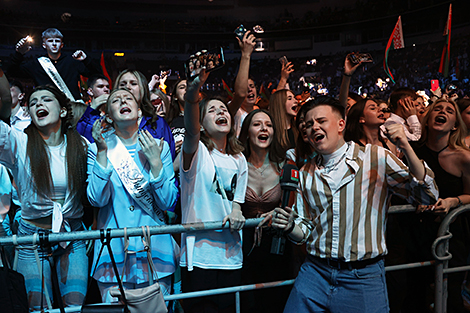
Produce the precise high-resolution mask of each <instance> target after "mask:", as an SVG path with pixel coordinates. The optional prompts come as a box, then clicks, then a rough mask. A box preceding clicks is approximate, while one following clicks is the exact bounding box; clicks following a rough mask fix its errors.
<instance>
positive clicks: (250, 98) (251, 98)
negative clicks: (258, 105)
mask: <svg viewBox="0 0 470 313" xmlns="http://www.w3.org/2000/svg"><path fill="white" fill-rule="evenodd" d="M246 98H247V99H248V100H254V99H255V95H254V94H252V93H250V94H248V96H246Z"/></svg>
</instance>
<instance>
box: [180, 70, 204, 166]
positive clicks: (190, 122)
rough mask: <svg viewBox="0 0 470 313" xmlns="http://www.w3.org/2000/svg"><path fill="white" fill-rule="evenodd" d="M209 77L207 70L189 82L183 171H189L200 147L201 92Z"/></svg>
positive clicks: (185, 115) (185, 107)
mask: <svg viewBox="0 0 470 313" xmlns="http://www.w3.org/2000/svg"><path fill="white" fill-rule="evenodd" d="M208 76H209V74H208V73H206V70H205V69H203V70H202V71H201V73H200V74H199V75H198V76H197V77H196V78H195V79H194V80H193V81H192V82H188V88H187V91H186V95H185V96H184V100H185V101H184V126H185V128H186V133H185V137H184V141H183V169H185V170H187V169H189V167H190V165H191V161H192V159H193V157H194V154H195V153H196V150H197V147H198V145H199V136H200V131H201V125H200V123H199V102H200V101H201V99H200V97H199V90H200V89H201V87H202V85H203V84H204V82H205V81H206V79H207V77H208Z"/></svg>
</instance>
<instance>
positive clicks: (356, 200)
mask: <svg viewBox="0 0 470 313" xmlns="http://www.w3.org/2000/svg"><path fill="white" fill-rule="evenodd" d="M305 122H306V126H307V136H308V139H309V143H310V144H311V145H312V147H313V148H314V149H315V151H316V153H317V154H316V156H315V157H314V158H313V159H312V160H311V161H310V162H308V163H307V164H306V165H305V166H304V167H303V168H302V169H301V171H300V191H299V192H298V194H297V197H296V202H295V204H294V206H293V209H292V210H291V209H290V208H285V209H281V208H276V209H275V211H274V213H273V224H272V225H273V226H274V227H275V228H278V229H282V230H285V234H287V235H288V237H289V238H290V239H291V240H292V241H294V242H297V243H298V244H303V243H307V251H308V257H307V259H306V261H305V263H304V264H303V265H302V268H301V270H300V272H299V275H298V277H297V279H296V281H295V284H294V287H293V289H292V292H291V295H290V297H289V300H288V301H287V304H286V307H285V309H284V312H296V313H297V312H341V313H344V312H348V313H349V312H358V313H359V312H360V313H365V312H388V298H387V290H386V284H385V270H384V262H383V256H384V255H385V254H386V253H387V248H386V245H385V223H386V217H387V210H388V208H389V200H390V197H391V195H392V194H397V195H399V196H402V197H403V198H405V199H407V200H408V201H409V202H410V203H427V204H432V203H434V202H435V201H436V199H437V198H438V190H437V186H436V185H435V183H434V179H433V177H434V174H433V172H432V171H431V170H430V169H429V168H428V167H427V166H426V165H425V164H424V162H422V161H421V160H419V159H418V157H417V156H416V154H415V153H414V152H413V150H412V148H411V147H410V145H409V143H408V140H407V138H406V136H405V133H404V131H403V126H402V125H400V124H393V125H389V127H387V135H388V137H389V138H390V139H391V140H392V141H393V142H394V143H395V144H396V145H397V147H399V148H400V149H401V150H402V151H403V153H404V155H405V157H406V158H407V161H408V164H409V167H406V166H405V165H404V164H403V163H402V162H401V161H400V160H399V159H398V158H397V157H396V156H395V155H393V154H392V153H391V152H390V151H388V150H386V149H383V148H382V147H378V146H373V145H366V146H365V147H360V146H359V145H357V144H355V143H353V142H345V141H344V139H343V131H344V127H345V120H344V108H343V107H342V106H341V105H340V104H339V102H338V101H337V100H334V99H332V98H329V97H321V98H317V99H316V100H314V104H313V107H312V109H310V110H309V111H308V112H307V113H306V115H305Z"/></svg>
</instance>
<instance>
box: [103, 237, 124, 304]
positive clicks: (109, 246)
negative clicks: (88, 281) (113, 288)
mask: <svg viewBox="0 0 470 313" xmlns="http://www.w3.org/2000/svg"><path fill="white" fill-rule="evenodd" d="M103 237H106V238H103ZM100 240H101V244H103V245H104V244H105V245H106V247H107V248H108V252H109V258H110V259H111V263H112V264H113V270H114V275H115V276H116V280H117V283H118V286H119V291H120V292H121V297H122V301H124V303H125V304H126V306H127V299H126V295H125V293H124V287H123V286H122V280H121V279H120V278H119V271H118V269H117V266H116V261H115V260H114V255H113V251H112V250H111V229H110V228H107V229H106V236H102V237H101V239H100ZM123 272H124V269H123Z"/></svg>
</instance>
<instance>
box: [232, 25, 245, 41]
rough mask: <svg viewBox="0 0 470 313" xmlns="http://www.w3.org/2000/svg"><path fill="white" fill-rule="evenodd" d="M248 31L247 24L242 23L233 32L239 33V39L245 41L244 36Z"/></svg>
mask: <svg viewBox="0 0 470 313" xmlns="http://www.w3.org/2000/svg"><path fill="white" fill-rule="evenodd" d="M247 31H248V29H246V28H245V26H243V25H240V26H238V27H237V28H236V29H235V30H234V31H233V32H234V33H235V35H237V37H238V39H240V40H241V41H243V36H244V35H245V33H246V32H247Z"/></svg>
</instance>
